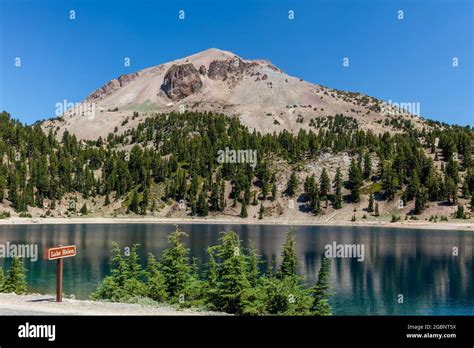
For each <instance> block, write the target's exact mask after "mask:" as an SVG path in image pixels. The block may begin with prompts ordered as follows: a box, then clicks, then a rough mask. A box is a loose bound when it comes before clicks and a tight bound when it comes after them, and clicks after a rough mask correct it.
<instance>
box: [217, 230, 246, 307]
mask: <svg viewBox="0 0 474 348" xmlns="http://www.w3.org/2000/svg"><path fill="white" fill-rule="evenodd" d="M219 241H220V243H221V244H220V245H218V246H217V247H216V248H215V252H216V257H217V258H218V259H219V260H220V262H219V264H218V265H217V274H218V281H217V286H216V293H215V296H214V298H213V304H214V306H215V308H216V309H217V310H220V311H224V312H227V313H233V314H244V313H245V307H246V306H247V305H248V302H247V299H246V297H247V294H248V293H250V291H251V286H250V282H249V280H248V279H247V269H248V268H247V267H248V266H247V262H246V257H245V255H243V252H242V248H241V245H240V239H239V237H238V235H237V234H236V233H235V232H232V231H230V232H226V233H223V234H222V235H221V237H220V238H219Z"/></svg>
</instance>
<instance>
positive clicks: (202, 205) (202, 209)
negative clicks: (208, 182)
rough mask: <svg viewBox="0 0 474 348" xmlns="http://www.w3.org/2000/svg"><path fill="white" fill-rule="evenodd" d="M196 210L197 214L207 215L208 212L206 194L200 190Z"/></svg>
mask: <svg viewBox="0 0 474 348" xmlns="http://www.w3.org/2000/svg"><path fill="white" fill-rule="evenodd" d="M196 212H197V214H198V215H199V216H207V215H208V214H209V205H208V203H207V195H206V193H205V192H204V191H201V193H200V194H199V198H198V201H197V206H196Z"/></svg>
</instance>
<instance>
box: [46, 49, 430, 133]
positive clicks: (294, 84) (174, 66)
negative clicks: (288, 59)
mask: <svg viewBox="0 0 474 348" xmlns="http://www.w3.org/2000/svg"><path fill="white" fill-rule="evenodd" d="M83 104H87V106H88V107H90V105H92V104H93V105H94V106H95V108H94V110H95V113H94V115H93V117H84V113H83V112H81V108H74V109H70V110H68V111H66V112H65V113H64V114H63V115H61V117H59V118H56V119H51V120H48V121H45V122H43V124H42V127H43V129H44V130H45V131H46V132H48V131H49V129H52V130H55V131H57V135H58V136H59V137H60V136H61V135H62V133H63V132H64V131H65V130H66V129H67V130H68V131H69V132H71V133H73V134H75V135H76V136H77V137H78V138H79V139H90V140H93V139H97V138H98V137H102V138H105V137H107V135H108V134H109V133H112V132H116V133H117V132H118V133H121V132H123V131H125V130H127V129H129V128H133V127H136V126H137V125H138V123H140V122H142V121H143V120H144V119H145V118H146V117H148V116H151V115H153V114H158V113H169V112H172V111H175V112H182V111H183V110H189V111H196V112H203V111H213V112H218V113H223V114H225V115H227V116H229V117H238V118H239V119H240V121H241V122H242V123H243V124H244V125H245V126H247V127H249V128H250V129H255V130H257V131H260V132H262V133H273V132H279V131H282V130H284V129H285V130H287V131H290V132H293V133H297V132H298V131H299V130H300V129H306V130H308V129H313V130H314V131H317V128H318V127H321V123H324V122H317V120H318V119H319V120H320V121H323V120H324V119H325V118H328V117H334V116H335V115H338V114H339V115H341V114H342V115H344V116H346V117H351V118H353V119H354V123H355V124H356V125H357V127H360V128H363V129H365V130H369V129H370V130H373V131H374V132H375V133H380V132H383V131H386V130H389V131H390V129H387V127H386V125H384V122H383V121H385V119H386V118H388V117H392V115H387V114H386V113H385V112H384V111H383V110H386V109H387V108H386V107H387V104H385V103H384V102H383V101H380V100H377V99H375V98H372V97H370V96H367V95H364V94H360V93H354V92H346V91H340V90H336V89H331V88H328V87H325V86H322V85H318V84H313V83H310V82H307V81H304V80H302V79H300V78H297V77H293V76H289V75H287V74H285V73H284V72H283V71H282V70H281V69H279V68H277V67H275V66H274V65H273V64H271V63H270V62H268V61H266V60H246V59H243V58H241V57H238V56H237V55H235V54H233V53H231V52H228V51H222V50H218V49H208V50H206V51H203V52H200V53H197V54H194V55H191V56H189V57H185V58H182V59H178V60H175V61H172V62H169V63H164V64H161V65H158V66H154V67H150V68H147V69H144V70H140V71H138V72H135V73H131V74H127V75H122V76H120V77H119V78H117V79H112V80H111V81H109V82H107V83H106V84H105V85H104V86H102V87H100V88H99V89H97V90H95V91H94V92H93V93H91V94H90V95H89V96H88V97H87V98H86V100H85V101H84V102H83ZM78 109H79V110H78ZM137 115H138V116H137ZM397 117H402V118H404V119H409V120H410V121H411V122H413V123H414V126H415V127H416V126H423V125H424V124H425V123H424V121H423V120H422V119H420V118H418V117H415V116H413V115H410V114H407V113H405V114H403V115H401V116H397Z"/></svg>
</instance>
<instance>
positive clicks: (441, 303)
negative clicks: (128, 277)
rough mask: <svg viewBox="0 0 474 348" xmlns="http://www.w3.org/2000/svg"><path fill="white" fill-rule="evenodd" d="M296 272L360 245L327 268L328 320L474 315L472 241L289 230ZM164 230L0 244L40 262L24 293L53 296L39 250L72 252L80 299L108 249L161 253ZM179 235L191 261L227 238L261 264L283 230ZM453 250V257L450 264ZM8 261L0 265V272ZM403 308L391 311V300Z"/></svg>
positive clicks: (44, 229)
mask: <svg viewBox="0 0 474 348" xmlns="http://www.w3.org/2000/svg"><path fill="white" fill-rule="evenodd" d="M295 227H296V231H297V233H296V241H297V252H298V257H299V266H300V267H299V272H300V273H301V274H302V275H305V276H306V277H307V281H308V282H309V283H313V282H314V281H315V280H316V277H317V272H318V270H319V267H320V263H321V255H322V254H323V253H324V250H325V245H327V244H332V243H333V242H336V243H337V244H361V245H364V251H365V255H364V256H365V259H364V261H363V262H358V261H357V259H355V258H336V259H333V260H332V261H331V283H332V291H333V293H334V296H333V297H332V299H331V304H332V306H333V310H334V313H335V314H336V315H474V256H473V253H474V233H472V232H468V231H439V230H411V229H393V228H375V227H374V228H369V227H326V226H322V227H319V226H295ZM174 228H175V227H174V225H171V224H170V225H167V224H110V225H107V224H104V225H95V224H77V225H28V226H0V244H5V243H6V242H7V241H9V242H11V243H17V244H20V243H28V244H30V243H36V244H38V249H39V251H40V258H39V259H38V261H36V262H31V261H29V260H26V261H25V265H26V267H27V269H28V285H29V288H30V289H31V290H32V291H35V292H40V293H54V292H55V286H56V278H55V277H56V273H55V271H56V263H55V262H54V261H47V260H44V259H43V249H44V248H47V247H51V246H55V245H59V244H61V245H69V244H75V245H76V246H77V250H78V255H77V256H76V257H72V258H68V259H65V261H64V292H65V293H66V294H68V295H71V294H73V295H74V296H75V297H76V298H78V299H84V298H87V297H88V295H89V294H90V293H91V292H92V291H93V290H94V289H95V288H96V286H97V284H98V283H99V282H100V280H101V279H102V278H103V277H104V276H106V275H107V274H108V272H109V263H108V260H109V259H108V258H109V255H110V249H111V245H112V242H113V241H117V242H119V244H120V246H122V247H125V246H131V245H132V244H133V243H139V244H141V249H140V252H141V256H142V257H145V255H146V254H147V253H148V252H152V253H154V254H155V255H158V254H159V253H160V252H161V251H162V250H163V249H165V248H166V247H167V243H166V235H167V234H168V233H169V232H171V231H173V230H174ZM180 228H181V229H182V230H184V231H186V232H187V233H188V234H189V238H188V240H187V241H186V243H187V245H188V246H189V248H190V249H191V254H192V256H195V257H197V258H198V260H199V263H203V262H206V253H205V249H206V247H207V246H208V245H213V244H217V239H218V237H219V232H221V231H229V230H233V231H235V232H237V233H238V234H239V235H240V237H241V239H242V240H243V244H244V246H248V245H249V241H252V242H253V244H254V245H255V246H256V247H257V248H258V249H259V251H260V254H261V255H262V257H263V259H264V260H267V261H270V262H271V260H272V259H273V258H277V259H278V258H279V257H280V254H281V245H282V243H283V241H284V237H285V233H286V231H287V229H288V227H287V226H273V225H214V224H213V225H208V224H193V225H191V224H189V225H186V224H184V225H181V226H180ZM453 248H458V253H459V254H458V256H453ZM9 262H10V260H9V259H6V260H0V263H3V265H4V267H6V266H8V264H9ZM400 294H401V295H403V303H402V304H400V303H398V299H399V297H398V296H399V295H400Z"/></svg>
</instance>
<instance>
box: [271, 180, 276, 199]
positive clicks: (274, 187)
mask: <svg viewBox="0 0 474 348" xmlns="http://www.w3.org/2000/svg"><path fill="white" fill-rule="evenodd" d="M276 196H277V186H276V183H275V182H273V184H272V201H274V200H275V199H276Z"/></svg>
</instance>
